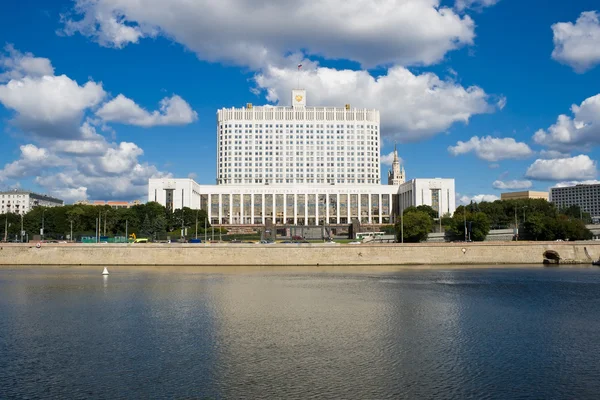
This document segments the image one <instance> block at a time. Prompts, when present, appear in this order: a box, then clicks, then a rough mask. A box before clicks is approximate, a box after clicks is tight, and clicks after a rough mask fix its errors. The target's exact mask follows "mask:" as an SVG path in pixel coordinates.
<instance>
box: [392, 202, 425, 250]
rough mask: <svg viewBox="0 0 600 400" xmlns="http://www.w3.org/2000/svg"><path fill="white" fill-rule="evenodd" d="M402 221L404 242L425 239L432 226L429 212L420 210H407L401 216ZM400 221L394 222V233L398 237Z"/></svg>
mask: <svg viewBox="0 0 600 400" xmlns="http://www.w3.org/2000/svg"><path fill="white" fill-rule="evenodd" d="M403 220H404V221H403V222H404V242H406V243H419V242H423V241H425V240H427V236H428V235H429V233H430V232H431V229H432V227H433V221H432V220H431V218H430V216H429V214H427V213H425V212H422V211H416V209H415V210H414V211H411V212H408V213H406V214H404V216H403ZM401 223H402V221H401V222H398V223H397V224H396V234H397V236H398V238H399V239H400V235H401V230H402V227H401Z"/></svg>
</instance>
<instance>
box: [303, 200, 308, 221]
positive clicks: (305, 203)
mask: <svg viewBox="0 0 600 400" xmlns="http://www.w3.org/2000/svg"><path fill="white" fill-rule="evenodd" d="M304 225H308V194H307V193H306V192H305V193H304Z"/></svg>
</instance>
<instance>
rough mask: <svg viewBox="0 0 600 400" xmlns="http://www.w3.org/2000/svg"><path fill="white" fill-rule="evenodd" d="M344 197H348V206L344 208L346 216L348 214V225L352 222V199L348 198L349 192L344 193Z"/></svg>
mask: <svg viewBox="0 0 600 400" xmlns="http://www.w3.org/2000/svg"><path fill="white" fill-rule="evenodd" d="M346 196H348V206H347V207H346V214H348V223H351V222H352V217H351V216H352V210H351V208H352V207H351V205H352V199H351V198H350V192H346Z"/></svg>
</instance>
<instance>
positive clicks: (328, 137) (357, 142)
mask: <svg viewBox="0 0 600 400" xmlns="http://www.w3.org/2000/svg"><path fill="white" fill-rule="evenodd" d="M380 146H381V141H380V131H379V111H377V110H367V109H355V108H351V107H350V105H346V106H345V107H343V108H335V107H307V106H306V92H305V91H304V90H294V91H293V93H292V107H253V106H252V105H250V104H248V105H247V106H246V108H231V109H222V110H219V111H218V113H217V185H199V184H198V183H196V182H195V181H193V180H191V179H150V181H149V185H148V201H156V202H158V203H160V204H162V205H164V206H166V207H167V208H168V209H171V210H175V209H179V208H182V207H190V208H192V209H203V210H206V211H207V213H208V215H209V218H210V221H211V223H212V224H215V225H264V224H265V223H267V221H268V220H272V222H273V223H275V224H280V225H283V224H286V225H323V224H349V223H351V222H352V220H353V219H358V220H359V221H360V222H361V223H363V224H389V223H393V222H394V216H395V215H399V212H400V210H401V209H403V208H405V207H409V206H412V205H414V206H418V205H421V204H427V205H431V206H435V207H434V208H435V209H438V210H439V212H440V213H441V214H442V215H443V214H445V213H447V212H449V213H450V214H452V213H453V212H454V209H455V201H454V197H455V196H454V180H453V179H416V180H413V181H410V182H405V172H404V168H400V164H399V158H398V154H397V151H395V159H394V163H393V164H392V170H391V171H390V172H389V174H388V183H389V185H381V183H380V182H381V180H380V175H381V171H380V160H379V154H380Z"/></svg>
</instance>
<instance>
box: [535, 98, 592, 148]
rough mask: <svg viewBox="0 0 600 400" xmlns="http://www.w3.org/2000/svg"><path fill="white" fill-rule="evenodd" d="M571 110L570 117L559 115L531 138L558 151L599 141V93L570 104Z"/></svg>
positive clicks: (583, 146)
mask: <svg viewBox="0 0 600 400" xmlns="http://www.w3.org/2000/svg"><path fill="white" fill-rule="evenodd" d="M571 112H572V113H573V116H572V117H571V116H568V115H564V114H563V115H560V116H559V117H558V120H557V121H556V123H555V124H554V125H552V126H551V127H550V128H548V129H547V130H543V129H540V130H539V131H537V132H536V133H535V135H534V136H533V140H534V141H535V142H536V143H537V144H539V145H542V146H546V147H548V148H550V149H553V150H558V151H560V152H564V151H570V150H573V149H576V148H585V147H588V146H590V145H592V144H598V143H600V94H597V95H595V96H593V97H590V98H588V99H586V100H584V101H583V103H581V105H579V106H577V105H575V104H574V105H572V106H571Z"/></svg>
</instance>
